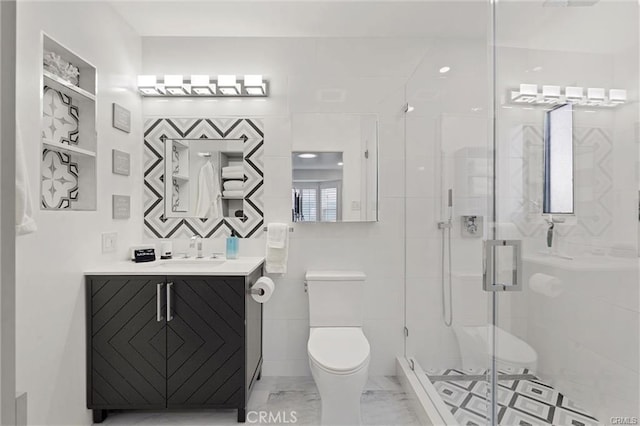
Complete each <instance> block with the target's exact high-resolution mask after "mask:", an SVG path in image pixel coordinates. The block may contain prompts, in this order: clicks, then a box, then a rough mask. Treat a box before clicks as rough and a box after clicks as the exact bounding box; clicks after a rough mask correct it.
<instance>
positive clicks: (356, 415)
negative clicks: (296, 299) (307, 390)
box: [306, 271, 370, 425]
mask: <svg viewBox="0 0 640 426" xmlns="http://www.w3.org/2000/svg"><path fill="white" fill-rule="evenodd" d="M365 278H366V276H365V274H364V273H362V272H352V271H309V272H307V274H306V284H307V291H308V294H309V323H310V327H311V329H310V332H309V342H308V343H307V352H308V354H309V365H310V367H311V374H312V375H313V379H314V380H315V382H316V385H317V386H318V391H319V392H320V399H321V400H322V424H323V425H359V424H360V423H361V416H360V397H361V396H362V390H363V389H364V385H365V384H366V382H367V375H368V372H369V352H370V347H369V341H368V340H367V338H366V337H365V335H364V333H363V332H362V309H363V301H364V281H365Z"/></svg>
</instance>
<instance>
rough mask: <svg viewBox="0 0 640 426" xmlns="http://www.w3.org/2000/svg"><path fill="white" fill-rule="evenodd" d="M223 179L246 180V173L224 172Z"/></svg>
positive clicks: (239, 171)
mask: <svg viewBox="0 0 640 426" xmlns="http://www.w3.org/2000/svg"><path fill="white" fill-rule="evenodd" d="M222 178H223V179H244V171H242V170H238V171H233V170H232V171H230V172H228V171H224V170H223V171H222Z"/></svg>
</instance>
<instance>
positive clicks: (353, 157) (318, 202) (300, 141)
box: [291, 113, 378, 222]
mask: <svg viewBox="0 0 640 426" xmlns="http://www.w3.org/2000/svg"><path fill="white" fill-rule="evenodd" d="M292 131H293V152H292V157H291V164H292V182H293V185H292V189H291V205H292V207H291V216H292V221H293V222H375V221H377V220H378V119H377V116H375V115H373V114H312V113H310V114H294V115H293V117H292Z"/></svg>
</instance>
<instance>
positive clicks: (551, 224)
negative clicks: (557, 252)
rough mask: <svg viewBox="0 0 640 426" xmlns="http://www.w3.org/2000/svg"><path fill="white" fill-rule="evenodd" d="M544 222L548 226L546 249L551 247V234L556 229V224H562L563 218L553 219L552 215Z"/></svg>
mask: <svg viewBox="0 0 640 426" xmlns="http://www.w3.org/2000/svg"><path fill="white" fill-rule="evenodd" d="M545 222H547V224H548V225H549V227H548V228H547V247H548V248H551V247H553V232H554V229H555V227H556V223H564V222H565V218H564V217H553V215H549V218H548V219H545Z"/></svg>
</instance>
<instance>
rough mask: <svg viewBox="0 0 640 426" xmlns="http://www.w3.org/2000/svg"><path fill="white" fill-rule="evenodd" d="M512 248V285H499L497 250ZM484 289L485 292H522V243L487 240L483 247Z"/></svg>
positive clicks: (519, 241)
mask: <svg viewBox="0 0 640 426" xmlns="http://www.w3.org/2000/svg"><path fill="white" fill-rule="evenodd" d="M499 247H512V248H513V254H512V256H511V258H512V265H511V283H499V282H497V281H498V274H497V273H496V272H497V271H496V250H497V249H498V248H499ZM482 289H483V290H484V291H522V241H521V240H485V241H484V245H483V247H482Z"/></svg>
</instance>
